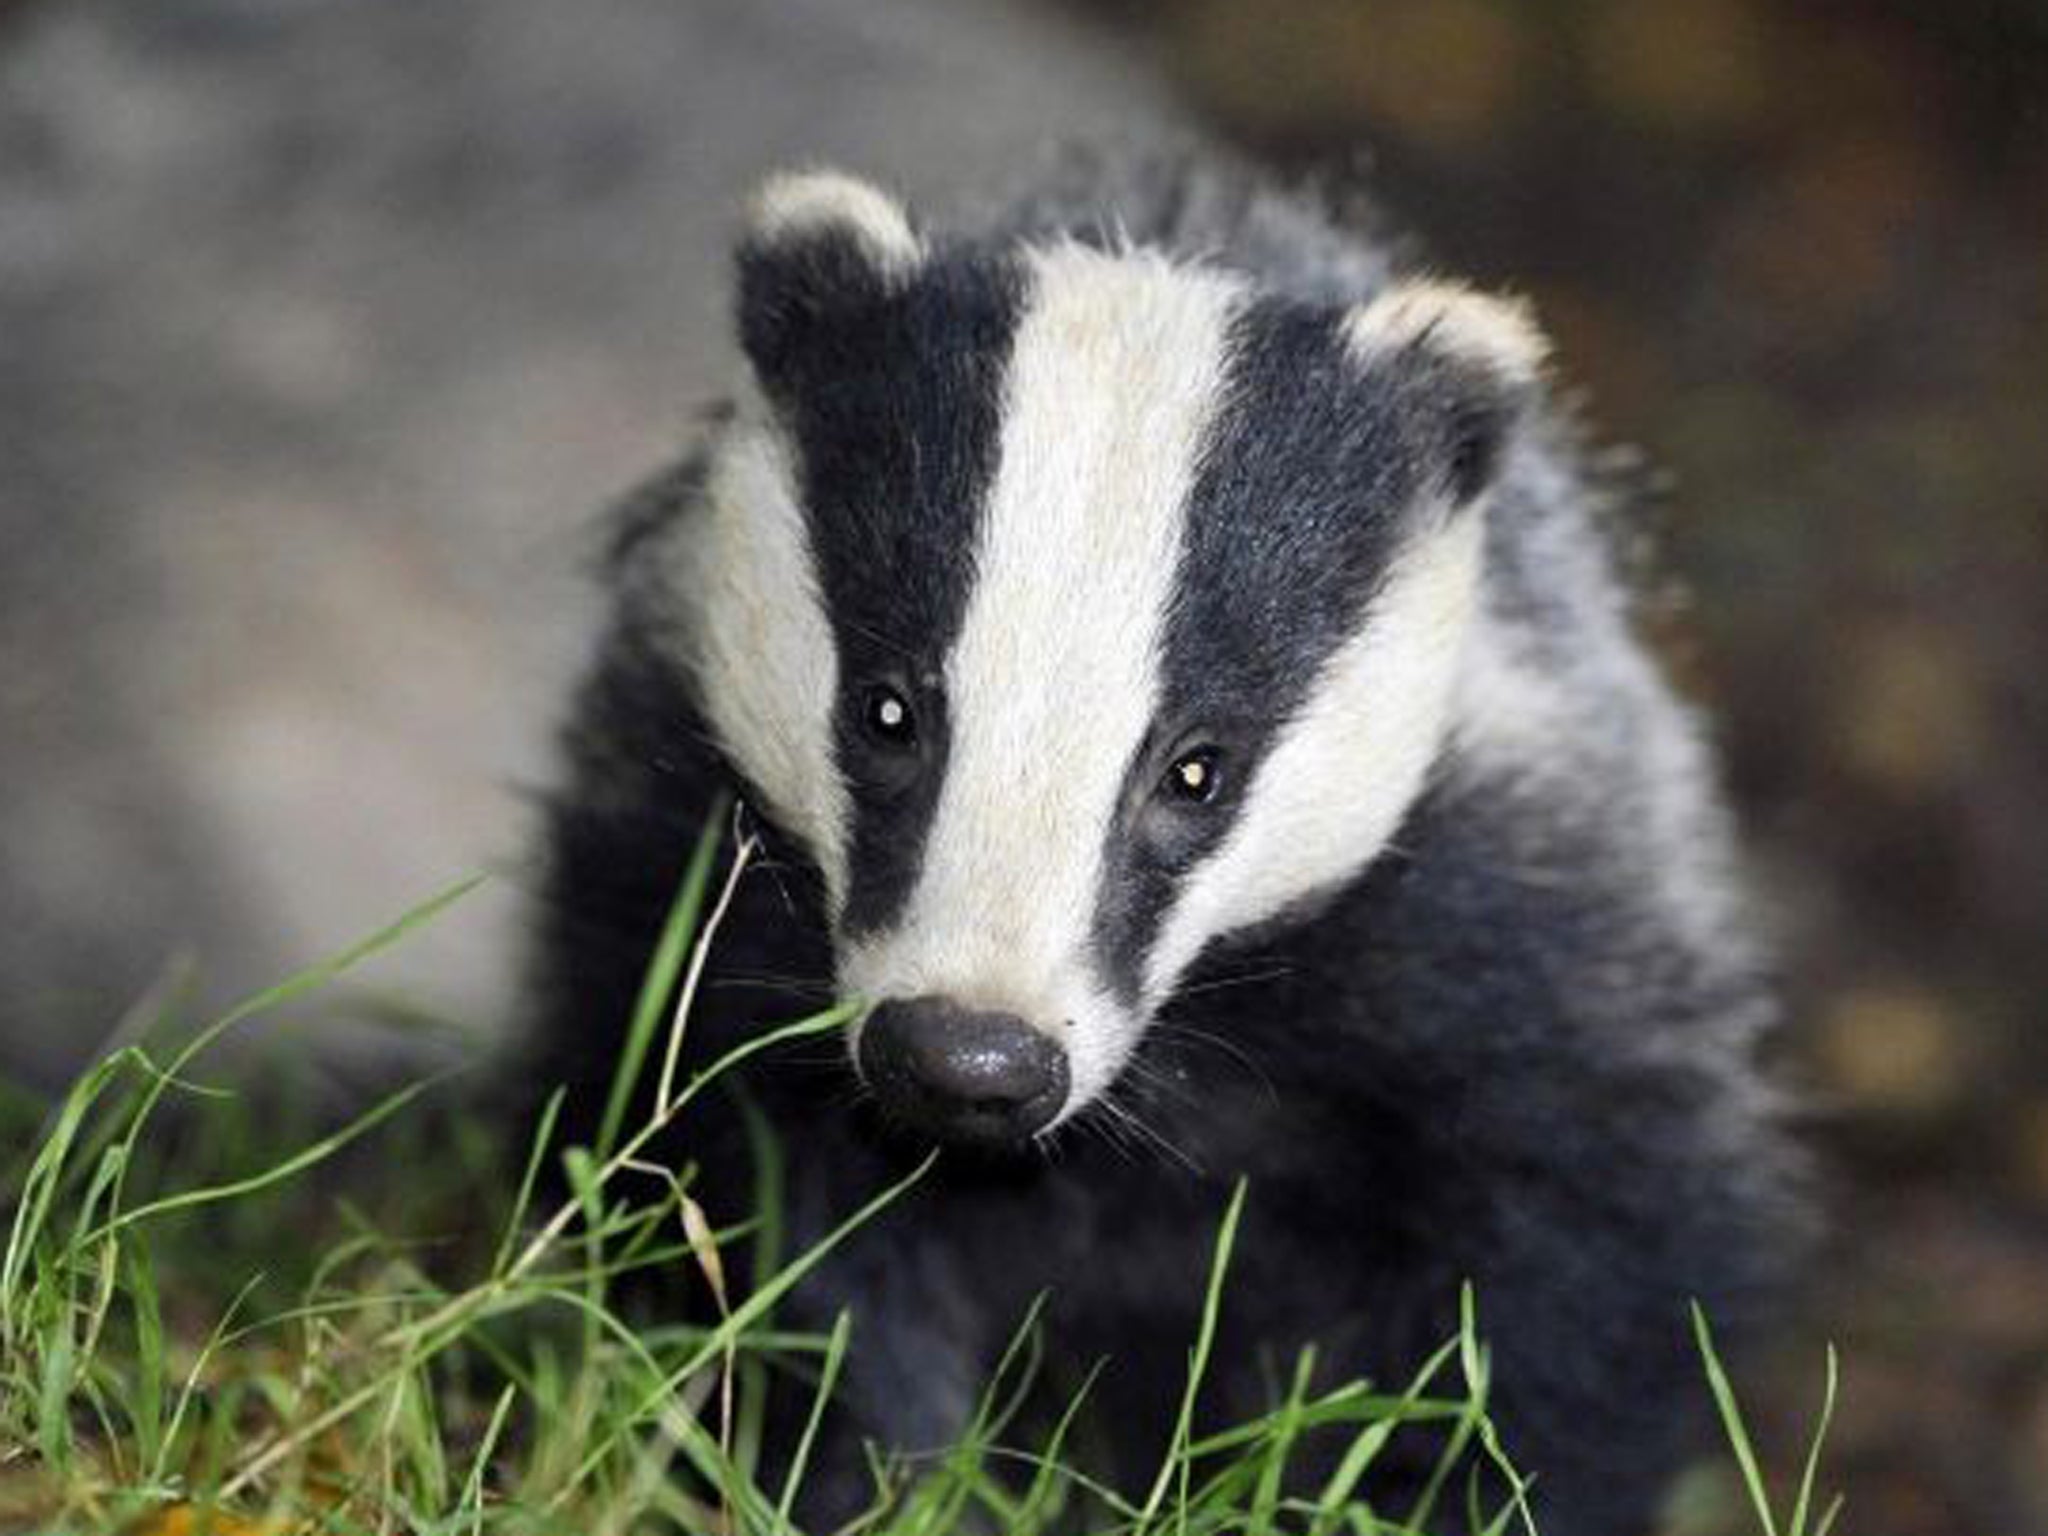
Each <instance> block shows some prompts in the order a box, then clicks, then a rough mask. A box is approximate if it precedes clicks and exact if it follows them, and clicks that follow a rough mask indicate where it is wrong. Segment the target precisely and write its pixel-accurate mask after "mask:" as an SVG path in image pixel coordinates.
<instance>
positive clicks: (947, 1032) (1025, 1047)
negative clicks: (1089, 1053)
mask: <svg viewBox="0 0 2048 1536" xmlns="http://www.w3.org/2000/svg"><path fill="white" fill-rule="evenodd" d="M860 1068H861V1072H862V1074H863V1075H864V1076H865V1077H866V1078H867V1080H868V1086H869V1087H871V1088H873V1089H874V1091H875V1095H876V1097H878V1098H879V1099H881V1101H882V1104H883V1106H884V1107H885V1108H886V1109H887V1110H888V1111H889V1112H890V1113H891V1114H892V1115H893V1116H894V1117H895V1118H897V1119H898V1120H901V1121H903V1122H905V1123H906V1124H908V1125H909V1126H910V1127H911V1128H912V1129H914V1130H918V1131H922V1132H924V1133H925V1134H926V1135H929V1136H934V1137H937V1138H939V1139H940V1140H942V1141H954V1142H969V1143H974V1144H977V1145H981V1146H1002V1145H1007V1144H1011V1143H1015V1142H1020V1141H1023V1140H1024V1139H1025V1138H1026V1137H1028V1136H1030V1135H1031V1134H1032V1133H1033V1132H1035V1131H1042V1130H1044V1129H1045V1128H1046V1127H1047V1126H1048V1125H1050V1124H1052V1122H1053V1119H1054V1118H1055V1117H1056V1116H1057V1115H1058V1114H1059V1112H1060V1110H1061V1109H1062V1108H1063V1107H1064V1106H1065V1104H1066V1102H1067V1084H1068V1075H1067V1053H1066V1052H1065V1051H1064V1050H1062V1049H1061V1048H1060V1046H1059V1043H1058V1042H1057V1041H1054V1040H1050V1039H1048V1038H1047V1037H1046V1036H1044V1035H1042V1034H1040V1033H1039V1032H1038V1031H1037V1030H1035V1029H1033V1028H1032V1027H1031V1026H1030V1025H1029V1024H1026V1023H1025V1022H1024V1021H1023V1020H1022V1019H1020V1018H1017V1017H1015V1016H1014V1015H1011V1014H1007V1013H976V1012H974V1011H972V1010H970V1009H966V1008H962V1007H960V1006H959V1005H958V1004H956V1003H951V1002H948V1001H947V1000H946V999H945V998H943V997H917V998H911V999H908V1000H907V1001H903V1002H893V1003H884V1004H882V1005H881V1006H880V1007H879V1008H877V1009H876V1010H875V1011H874V1012H873V1013H871V1014H870V1015H868V1021H867V1024H866V1026H865V1027H863V1029H862V1030H861V1036H860Z"/></svg>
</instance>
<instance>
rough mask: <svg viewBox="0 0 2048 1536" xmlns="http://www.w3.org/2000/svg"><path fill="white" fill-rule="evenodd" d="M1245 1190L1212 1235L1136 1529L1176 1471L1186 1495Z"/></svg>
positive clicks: (1155, 1508)
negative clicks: (1204, 1279) (1195, 1320)
mask: <svg viewBox="0 0 2048 1536" xmlns="http://www.w3.org/2000/svg"><path fill="white" fill-rule="evenodd" d="M1245 1187H1246V1186H1245V1181H1244V1180H1243V1179H1239V1180H1238V1181H1237V1188H1236V1189H1235V1190H1234V1191H1232V1193H1231V1196H1230V1204H1229V1206H1228V1207H1227V1208H1226V1209H1225V1210H1224V1212H1223V1225H1222V1227H1221V1228H1220V1229H1219V1230H1218V1232H1217V1234H1216V1249H1215V1257H1214V1258H1213V1259H1212V1260H1211V1261H1210V1265H1209V1288H1208V1291H1207V1293H1206V1294H1205V1295H1204V1297H1203V1299H1202V1323H1201V1327H1200V1329H1199V1330H1198V1331H1197V1333H1196V1335H1195V1346H1194V1348H1193V1350H1192V1351H1190V1353H1189V1357H1188V1379H1187V1386H1186V1388H1185V1389H1184V1390H1183V1391H1182V1393H1181V1399H1180V1412H1179V1414H1178V1415H1177V1416H1176V1418H1175V1421H1174V1427H1173V1439H1172V1441H1171V1442H1170V1443H1169V1444H1168V1446H1167V1450H1166V1456H1165V1459H1164V1460H1163V1461H1162V1462H1161V1463H1160V1466H1159V1475H1158V1476H1157V1477H1156V1478H1154V1479H1153V1482H1152V1491H1151V1493H1149V1494H1148V1495H1147V1496H1146V1498H1145V1503H1144V1505H1143V1506H1142V1507H1141V1508H1140V1510H1139V1512H1138V1515H1139V1518H1138V1523H1139V1524H1140V1525H1149V1524H1151V1522H1152V1520H1153V1519H1154V1517H1156V1516H1157V1515H1158V1513H1159V1507H1160V1505H1162V1504H1164V1503H1165V1502H1166V1494H1167V1490H1168V1489H1169V1488H1171V1487H1172V1486H1173V1483H1174V1474H1175V1472H1176V1471H1178V1472H1179V1473H1180V1474H1181V1488H1182V1493H1183V1495H1185V1493H1186V1487H1187V1482H1186V1474H1187V1459H1186V1451H1187V1445H1188V1441H1189V1439H1190V1438H1191V1437H1192V1434H1193V1431H1194V1422H1195V1398H1196V1397H1197V1396H1198V1395H1199V1394H1200V1392H1201V1390H1202V1377H1203V1375H1204V1374H1205V1373H1206V1372H1207V1370H1208V1367H1209V1351H1210V1348H1211V1347H1212V1346H1213V1345H1214V1344H1215V1342H1216V1320H1217V1318H1218V1316H1219V1315H1220V1314H1221V1312H1222V1309H1223V1277H1224V1275H1225V1274H1226V1273H1227V1272H1228V1270H1229V1268H1230V1250H1231V1246H1232V1245H1233V1244H1234V1243H1235V1242H1236V1241H1237V1223H1238V1218H1239V1217H1240V1216H1241V1215H1242V1214H1243V1213H1244V1199H1245Z"/></svg>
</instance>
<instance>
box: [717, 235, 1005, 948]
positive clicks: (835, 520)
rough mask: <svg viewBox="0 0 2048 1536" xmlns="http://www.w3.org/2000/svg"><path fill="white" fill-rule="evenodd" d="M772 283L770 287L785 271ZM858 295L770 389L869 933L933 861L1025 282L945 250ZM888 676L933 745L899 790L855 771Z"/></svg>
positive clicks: (846, 919) (854, 922)
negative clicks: (944, 693)
mask: <svg viewBox="0 0 2048 1536" xmlns="http://www.w3.org/2000/svg"><path fill="white" fill-rule="evenodd" d="M758 286H760V287H762V288H766V289H770V290H771V291H772V275H771V277H770V278H769V279H765V280H763V281H762V282H761V283H760V284H759V285H758ZM848 297H849V299H850V300H852V302H849V303H848V304H846V305H845V306H844V307H843V308H828V309H827V310H826V312H824V313H823V314H821V315H820V316H819V317H818V318H817V319H816V320H815V321H814V322H813V323H812V324H811V325H809V326H808V327H806V328H805V329H804V331H803V333H802V334H800V335H798V336H797V337H796V338H794V339H793V340H787V341H785V342H784V343H783V344H782V345H781V346H779V347H778V349H777V352H776V356H775V360H774V361H775V370H776V371H775V376H774V377H773V378H771V379H766V380H764V382H766V383H767V385H768V387H769V390H770V393H771V394H772V396H773V397H774V399H775V403H776V405H777V407H778V409H779V412H780V415H781V417H782V420H783V422H784V424H785V425H786V427H787V428H788V430H789V432H790V434H791V436H792V438H793V440H794V442H795V444H796V448H797V455H798V459H799V463H800V477H801V486H800V490H801V494H802V499H803V504H804V510H805V517H806V520H807V523H808V529H809V535H810V541H811V548H812V552H813V556H814V559H815V560H816V563H817V571H818V581H819V587H820V591H821V595H822V597H823V599H824V603H825V607H826V610H827V617H828V619H829V621H830V623H831V626H832V632H833V639H834V644H835V646H836V648H837V651H838V657H839V673H840V711H839V717H838V723H837V727H836V737H837V748H838V753H839V759H840V764H841V767H842V770H844V771H847V772H848V782H849V786H850V787H851V789H852V792H853V793H852V810H853V820H852V826H851V828H850V833H851V836H850V846H849V850H848V853H849V858H848V864H849V888H848V891H847V895H846V906H845V910H844V913H843V915H842V925H843V928H844V930H845V932H846V933H847V934H848V935H849V936H855V935H859V934H862V933H867V932H872V931H874V930H876V929H878V928H881V927H884V926H886V925H887V924H888V923H889V922H891V921H892V920H893V919H894V918H895V917H896V916H897V915H898V914H899V913H900V912H901V910H902V908H903V905H904V903H905V902H906V901H907V900H908V898H909V895H910V892H911V890H912V888H913V887H914V886H915V884H916V880H917V874H918V870H919V869H920V867H921V866H922V863H923V851H924V844H925V839H926V837H927V835H928V834H929V831H930V827H931V822H932V816H933V812H934V810H935V808H936V806H937V801H938V787H939V784H940V782H941V781H942V780H943V778H944V775H945V767H946V755H947V747H948V743H949V739H950V734H951V733H950V729H949V726H948V722H947V721H946V718H945V715H944V711H943V708H942V707H941V706H940V704H939V695H938V693H937V688H936V684H937V682H938V680H939V674H940V670H941V668H942V665H943V662H944V658H945V656H946V654H947V652H948V651H949V650H950V649H951V647H952V644H953V641H954V639H955V638H956V637H957V635H958V634H959V630H960V625H961V622H962V618H963V616H964V614H965V611H966V607H967V598H968V593H969V590H970V588H971V587H972V585H973V578H974V549H975V542H976V533H977V530H978V527H979V522H980V518H981V516H982V514H983V511H984V503H985V502H986V500H987V495H988V488H989V484H990V482H991V480H992V479H993V477H994V474H995V468H996V457H997V449H998V443H999V434H1000V430H1001V414H1002V389H1003V377H1004V372H1005V368H1006V365H1007V362H1008V357H1009V350H1010V342H1011V338H1012V335H1013V333H1014V331H1015V329H1016V323H1017V316H1018V313H1019V310H1020V308H1021V304H1022V280H1021V276H1020V274H1019V273H1018V272H1017V270H1016V269H1015V268H1014V266H1012V265H1010V264H1008V263H1005V262H996V261H990V260H986V259H981V260H975V259H969V258H967V257H965V256H953V255H943V254H942V255H936V256H933V257H932V258H930V259H929V260H928V261H927V262H926V263H925V264H924V265H923V266H921V267H920V268H919V269H918V271H917V273H916V274H915V276H914V277H913V278H911V280H910V281H908V282H907V283H901V284H895V285H883V284H879V283H875V284H871V285H870V287H869V289H868V290H867V291H865V292H861V291H859V290H858V288H855V289H854V291H853V292H851V293H849V295H848ZM743 321H744V317H743ZM877 679H883V680H888V681H890V682H891V683H892V684H893V685H894V686H897V687H899V688H901V689H902V690H903V692H904V694H905V697H906V698H907V699H908V700H909V701H910V702H911V705H912V707H913V709H914V710H915V711H916V724H917V734H918V741H919V750H921V751H922V752H923V753H924V754H925V758H924V765H923V770H922V772H921V773H920V774H919V775H917V776H916V778H915V781H914V782H913V783H911V784H910V785H909V787H907V788H904V789H901V790H900V791H897V792H893V793H889V794H879V793H873V792H864V791H863V787H862V784H861V782H860V779H859V775H858V773H857V772H854V771H853V770H854V768H855V765H856V764H857V762H858V754H859V752H860V750H861V749H862V744H861V743H860V742H859V740H858V739H857V738H858V735H859V732H860V729H861V726H860V704H861V700H862V697H863V695H864V693H865V690H866V688H867V687H868V685H869V684H870V683H872V682H873V681H875V680H877Z"/></svg>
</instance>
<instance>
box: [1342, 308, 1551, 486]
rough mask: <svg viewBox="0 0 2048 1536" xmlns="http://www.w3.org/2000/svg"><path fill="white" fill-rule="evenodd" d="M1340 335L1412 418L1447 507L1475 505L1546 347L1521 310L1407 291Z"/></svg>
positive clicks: (1364, 311)
mask: <svg viewBox="0 0 2048 1536" xmlns="http://www.w3.org/2000/svg"><path fill="white" fill-rule="evenodd" d="M1344 332H1345V340H1346V341H1347V342H1348V344H1349V345H1350V348H1351V351H1352V355H1353V356H1354V358H1356V359H1357V361H1358V362H1359V363H1360V365H1361V366H1363V367H1365V368H1366V369H1368V370H1369V371H1371V372H1372V373H1374V374H1375V375H1378V376H1380V377H1384V378H1386V379H1387V380H1388V381H1389V382H1390V383H1391V384H1392V385H1393V387H1394V388H1395V390H1396V392H1397V398H1400V399H1401V400H1402V401H1403V402H1404V405H1405V406H1406V408H1407V409H1408V410H1410V411H1412V412H1413V413H1414V414H1415V416H1416V418H1417V422H1418V425H1419V426H1420V428H1421V429H1422V432H1423V433H1424V434H1425V436H1424V440H1425V441H1426V442H1428V443H1429V445H1430V451H1431V452H1432V453H1433V454H1434V455H1435V456H1436V461H1437V462H1438V463H1440V464H1441V465H1442V466H1443V467H1442V472H1441V474H1442V478H1441V484H1442V487H1443V490H1444V492H1445V494H1446V495H1448V496H1449V497H1450V499H1451V501H1452V503H1453V504H1454V505H1457V506H1464V505H1466V504H1467V503H1469V502H1471V501H1473V500H1475V499H1477V498H1478V497H1479V495H1480V494H1481V493H1482V492H1484V491H1485V490H1487V488H1488V487H1490V486H1491V485H1492V484H1493V480H1494V477H1495V475H1496V474H1497V473H1498V471H1499V469H1500V464H1501V459H1502V457H1503V455H1504V453H1505V451H1506V449H1507V445H1508V443H1509V441H1510V440H1511V438H1512V437H1513V435H1514V431H1515V428H1516V426H1517V425H1518V424H1519V423H1520V421H1521V419H1522V416H1523V414H1524V412H1525V411H1526V410H1527V409H1528V407H1529V405H1530V403H1531V402H1532V401H1533V400H1534V399H1535V397H1536V394H1537V391H1538V389H1539V388H1540V386H1541V383H1542V377H1543V365H1544V360H1545V358H1546V357H1547V356H1548V355H1549V351H1550V347H1549V343H1548V342H1547V341H1545V340H1544V337H1543V333H1542V332H1541V331H1540V330H1538V329H1537V326H1536V322H1535V319H1534V318H1533V316H1532V315H1531V314H1530V312H1529V309H1528V306H1527V305H1525V304H1523V303H1522V302H1521V301H1519V300H1516V299H1505V298H1494V297H1489V296H1488V295H1485V294H1481V293H1477V292H1474V291H1473V290H1472V289H1470V288H1465V287H1462V286H1460V285H1459V284H1456V283H1445V282H1437V281H1426V280H1425V281H1410V282H1403V283H1397V284H1396V285H1394V286H1393V287H1391V288H1389V289H1388V290H1387V291H1386V292H1384V293H1382V294H1380V295H1379V296H1378V297H1376V298H1374V299H1372V300H1371V301H1370V302H1368V303H1365V304H1362V305H1360V306H1358V307H1357V308H1356V309H1354V310H1352V311H1351V312H1350V313H1349V314H1348V315H1347V316H1346V317H1345V320H1344Z"/></svg>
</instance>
